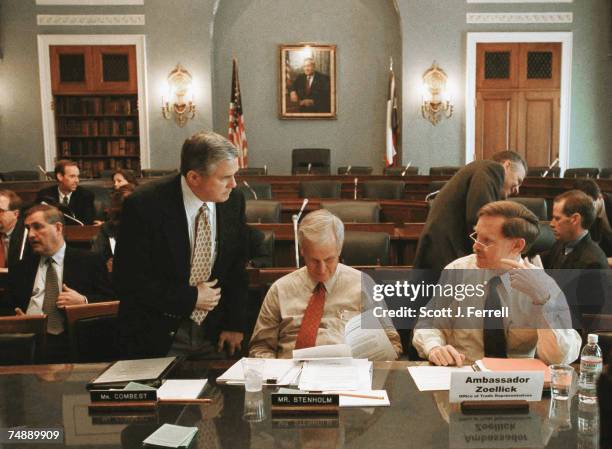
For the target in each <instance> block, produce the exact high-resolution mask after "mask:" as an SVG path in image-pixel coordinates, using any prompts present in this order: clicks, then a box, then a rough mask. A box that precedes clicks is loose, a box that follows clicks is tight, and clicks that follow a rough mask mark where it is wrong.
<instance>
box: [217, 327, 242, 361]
mask: <svg viewBox="0 0 612 449" xmlns="http://www.w3.org/2000/svg"><path fill="white" fill-rule="evenodd" d="M243 338H244V334H243V333H242V332H232V331H222V332H221V334H220V335H219V344H218V346H217V351H218V352H222V351H223V346H224V345H225V343H227V353H228V354H229V355H230V356H232V355H234V353H235V352H237V351H240V349H241V343H242V339H243Z"/></svg>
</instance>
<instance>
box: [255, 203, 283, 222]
mask: <svg viewBox="0 0 612 449" xmlns="http://www.w3.org/2000/svg"><path fill="white" fill-rule="evenodd" d="M280 219H281V203H280V202H279V201H271V200H247V202H246V221H247V223H280Z"/></svg>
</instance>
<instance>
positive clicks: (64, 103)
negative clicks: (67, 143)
mask: <svg viewBox="0 0 612 449" xmlns="http://www.w3.org/2000/svg"><path fill="white" fill-rule="evenodd" d="M56 103H57V105H56V111H57V113H58V114H95V115H101V114H126V115H129V114H135V113H136V111H137V110H138V107H137V104H138V103H137V99H136V96H134V97H133V98H103V97H85V98H83V97H57V101H56Z"/></svg>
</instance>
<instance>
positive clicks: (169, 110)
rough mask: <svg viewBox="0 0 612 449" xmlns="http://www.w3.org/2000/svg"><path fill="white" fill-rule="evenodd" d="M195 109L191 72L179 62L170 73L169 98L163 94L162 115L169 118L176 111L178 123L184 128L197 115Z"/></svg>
mask: <svg viewBox="0 0 612 449" xmlns="http://www.w3.org/2000/svg"><path fill="white" fill-rule="evenodd" d="M195 110H196V106H195V104H194V103H193V94H192V78H191V74H190V73H189V72H188V71H187V70H185V69H184V68H183V67H182V66H181V65H180V64H177V65H176V67H175V68H174V69H173V70H172V71H171V72H170V73H169V74H168V99H167V100H165V99H164V97H163V96H162V115H163V116H164V118H165V119H166V120H169V119H170V118H171V117H172V114H173V113H174V119H175V120H176V123H177V125H178V126H180V127H181V128H182V127H183V126H185V124H186V123H187V121H188V120H191V119H193V118H194V117H195Z"/></svg>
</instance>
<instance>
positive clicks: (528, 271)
mask: <svg viewBox="0 0 612 449" xmlns="http://www.w3.org/2000/svg"><path fill="white" fill-rule="evenodd" d="M500 262H501V263H502V265H503V266H504V268H509V269H510V272H509V275H510V285H511V286H512V288H514V289H516V290H518V291H519V292H522V293H525V294H526V295H527V296H529V297H530V298H531V300H532V301H533V304H535V305H544V304H546V302H547V301H548V300H549V299H550V292H549V291H548V288H547V286H549V285H550V284H549V282H548V280H549V279H550V278H549V276H548V275H547V274H546V272H545V271H544V270H542V269H540V268H539V267H538V266H536V265H534V264H532V263H530V262H529V261H528V260H527V258H525V259H521V261H520V262H517V261H516V260H511V259H501V260H500Z"/></svg>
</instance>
